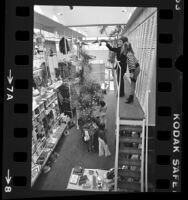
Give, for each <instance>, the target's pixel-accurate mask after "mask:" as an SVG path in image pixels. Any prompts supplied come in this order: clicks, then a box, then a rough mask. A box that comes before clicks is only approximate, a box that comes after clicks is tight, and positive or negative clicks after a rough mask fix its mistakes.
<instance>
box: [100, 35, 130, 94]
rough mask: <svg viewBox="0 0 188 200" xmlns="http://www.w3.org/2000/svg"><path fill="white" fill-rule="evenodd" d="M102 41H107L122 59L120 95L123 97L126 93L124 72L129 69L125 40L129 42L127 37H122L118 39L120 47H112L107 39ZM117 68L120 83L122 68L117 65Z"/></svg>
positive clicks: (119, 59)
mask: <svg viewBox="0 0 188 200" xmlns="http://www.w3.org/2000/svg"><path fill="white" fill-rule="evenodd" d="M101 42H106V46H107V47H108V49H109V50H110V51H113V52H115V53H116V55H117V60H118V61H120V62H119V64H120V67H121V82H120V97H123V96H124V95H125V92H124V78H123V76H124V74H125V72H126V70H127V56H126V51H125V46H124V44H125V42H128V38H127V37H121V38H120V39H119V40H118V47H111V45H110V44H109V43H108V42H107V41H106V40H101ZM115 68H116V69H117V81H118V83H119V76H120V70H119V67H117V66H116V67H115Z"/></svg>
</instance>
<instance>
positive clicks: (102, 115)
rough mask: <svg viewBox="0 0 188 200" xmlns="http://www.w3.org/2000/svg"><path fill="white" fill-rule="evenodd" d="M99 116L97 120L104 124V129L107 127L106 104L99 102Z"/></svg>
mask: <svg viewBox="0 0 188 200" xmlns="http://www.w3.org/2000/svg"><path fill="white" fill-rule="evenodd" d="M99 104H100V114H99V119H100V123H101V124H105V128H106V127H107V119H106V111H107V104H106V103H105V102H104V101H100V103H99Z"/></svg>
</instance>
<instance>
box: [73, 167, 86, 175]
mask: <svg viewBox="0 0 188 200" xmlns="http://www.w3.org/2000/svg"><path fill="white" fill-rule="evenodd" d="M83 172H84V169H83V168H82V167H81V166H76V167H74V169H73V174H79V175H82V174H83Z"/></svg>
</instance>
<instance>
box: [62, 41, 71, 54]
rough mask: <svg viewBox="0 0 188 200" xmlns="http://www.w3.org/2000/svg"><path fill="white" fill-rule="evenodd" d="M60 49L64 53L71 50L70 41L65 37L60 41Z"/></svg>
mask: <svg viewBox="0 0 188 200" xmlns="http://www.w3.org/2000/svg"><path fill="white" fill-rule="evenodd" d="M59 51H60V52H61V53H63V54H67V53H68V52H69V51H70V48H69V44H68V41H67V39H65V38H64V37H63V38H62V39H61V40H60V42H59Z"/></svg>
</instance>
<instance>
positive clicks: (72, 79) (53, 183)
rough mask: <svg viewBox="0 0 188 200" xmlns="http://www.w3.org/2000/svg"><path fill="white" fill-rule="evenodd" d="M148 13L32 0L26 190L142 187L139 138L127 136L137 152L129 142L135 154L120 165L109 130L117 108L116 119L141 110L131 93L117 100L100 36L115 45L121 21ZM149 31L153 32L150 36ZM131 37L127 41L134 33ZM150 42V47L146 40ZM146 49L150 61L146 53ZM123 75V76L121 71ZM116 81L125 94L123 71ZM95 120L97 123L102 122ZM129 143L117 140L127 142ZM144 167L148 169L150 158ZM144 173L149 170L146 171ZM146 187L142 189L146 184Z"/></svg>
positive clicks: (113, 131) (110, 58)
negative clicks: (28, 179) (129, 100)
mask: <svg viewBox="0 0 188 200" xmlns="http://www.w3.org/2000/svg"><path fill="white" fill-rule="evenodd" d="M96 13H98V14H97V15H96ZM143 13H144V14H143ZM151 13H152V14H153V15H155V14H156V10H154V9H150V10H148V9H143V8H135V7H87V6H84V7H82V6H38V5H36V6H35V7H34V31H33V104H32V112H33V115H32V124H33V130H32V155H31V158H32V163H31V187H32V189H36V190H56V191H64V190H81V191H118V190H120V191H121V190H123V191H125V192H134V191H142V190H143V187H144V186H143V184H142V179H143V175H142V172H140V165H141V166H142V164H140V163H141V162H142V159H143V157H142V153H141V149H142V147H138V146H139V145H140V143H141V142H140V141H141V139H140V138H139V139H137V138H136V139H135V140H134V145H135V144H136V143H139V145H138V146H136V147H137V148H139V151H138V149H137V151H134V152H133V153H132V154H137V156H136V158H137V159H139V161H138V160H136V161H135V160H134V159H133V160H131V161H132V162H129V163H128V162H127V164H125V163H124V164H123V165H121V167H120V164H119V165H118V164H117V163H118V161H117V160H118V158H117V157H118V155H119V152H120V149H117V148H120V147H119V143H117V131H118V130H119V131H120V126H121V124H118V123H120V122H119V121H117V120H116V119H117V108H119V109H120V110H121V111H122V112H123V114H122V116H123V117H124V118H125V117H127V116H128V118H130V119H131V120H132V118H135V119H134V120H137V119H138V121H139V120H140V118H142V115H144V114H143V113H145V109H144V108H145V106H146V105H145V104H144V103H145V100H144V99H143V95H142V94H139V93H137V96H138V99H136V100H135V102H134V103H133V104H132V105H126V104H125V103H121V101H124V99H123V100H122V99H121V98H120V99H119V100H118V98H117V95H118V87H117V80H116V70H115V69H114V66H115V54H114V53H112V52H110V51H109V49H108V48H107V47H106V45H105V43H103V42H101V40H102V39H105V40H108V41H109V42H111V44H113V45H117V41H118V38H119V37H120V36H122V35H127V33H126V26H127V25H128V24H130V25H129V26H131V23H132V21H133V20H136V19H135V18H138V19H139V16H141V15H143V16H142V17H143V18H147V17H148V16H151ZM138 21H139V20H138ZM142 21H144V19H142ZM151 24H152V23H150V26H151ZM148 26H149V25H148ZM152 28H154V27H151V29H152ZM128 31H129V30H128ZM152 37H154V36H153V34H152V35H151V38H150V39H151V40H152ZM131 39H132V41H133V43H134V39H133V38H131ZM148 45H149V43H148ZM150 46H151V45H150ZM150 49H152V52H153V47H152V46H151V47H150ZM143 55H144V54H143ZM150 56H151V57H152V62H154V57H155V55H154V53H152V54H151V55H150ZM147 59H149V57H148V58H147ZM142 62H144V60H143V61H142ZM150 65H151V63H150ZM152 66H153V65H152ZM144 70H148V69H143V71H144ZM151 70H154V67H152V69H151ZM149 71H150V70H149ZM153 74H154V73H153V71H151V74H150V76H151V78H150V79H151V80H153V81H155V79H154V78H152V77H153V76H154V75H153ZM126 76H127V77H128V76H129V72H128V71H127V73H126ZM142 78H143V77H142ZM140 79H141V78H140ZM147 83H148V82H147ZM147 83H143V84H147ZM124 84H125V90H126V91H125V93H128V92H129V90H130V83H129V79H128V78H126V77H125V81H124ZM149 86H150V88H152V91H153V90H155V89H153V88H154V87H155V86H154V85H153V82H152V81H151V84H149ZM143 88H144V86H143ZM140 90H141V89H140ZM139 95H140V96H139ZM144 95H145V93H144ZM152 95H154V93H151V98H152V99H155V98H154V97H153V96H152ZM117 101H119V102H120V103H119V104H120V105H119V104H117ZM153 101H154V100H153ZM103 104H104V105H103ZM118 105H119V107H118ZM151 105H152V106H151V107H152V108H151V109H150V111H149V114H148V115H150V116H151V117H149V122H148V123H149V124H153V123H154V122H153V121H154V117H153V115H154V114H153V112H155V111H153V103H152V102H151ZM146 107H147V106H146ZM123 110H124V111H123ZM120 115H121V114H120ZM154 116H155V115H154ZM128 118H126V120H127V119H128ZM130 119H128V121H130ZM101 120H102V123H101ZM140 121H141V120H140ZM140 121H139V122H138V124H136V125H135V126H132V125H131V127H132V129H131V130H132V132H134V133H139V134H138V135H141V133H142V131H143V130H142V129H139V127H140V126H141V125H142V124H141V122H140ZM101 124H104V125H105V128H104V129H103V128H102V126H101ZM147 125H148V124H147ZM148 126H149V125H148ZM127 127H128V126H127ZM101 129H102V130H104V132H105V134H104V135H105V139H104V140H105V142H106V143H105V145H104V149H105V150H104V151H103V150H101V149H102V143H101V142H100V140H99V134H100V133H99V132H100V130H101ZM119 131H118V138H119ZM128 131H130V127H129V130H128ZM135 131H136V132H135ZM125 134H128V133H125ZM150 135H152V133H151V134H150ZM135 137H136V136H135ZM140 137H141V136H140ZM118 141H119V139H118ZM128 142H129V143H130V141H128ZM142 142H143V140H142ZM106 144H107V145H106ZM100 145H101V146H100ZM134 145H133V146H130V145H127V146H126V145H125V147H126V148H129V147H131V148H132V147H135V146H134ZM117 146H118V147H117ZM141 146H142V144H141ZM107 152H108V153H107ZM130 154H131V151H130V149H129V154H128V153H127V152H126V156H127V157H126V159H129V157H130ZM120 157H121V156H119V159H120ZM149 159H150V157H149ZM133 161H134V162H133ZM137 161H138V162H137ZM119 163H120V161H119ZM131 163H132V164H131ZM118 166H119V167H118ZM149 167H150V168H152V165H149ZM138 168H139V169H138ZM141 169H142V167H141ZM119 170H120V172H119ZM126 170H127V171H126ZM117 173H119V175H117ZM152 173H154V172H153V171H152V170H151V173H150V174H151V175H150V176H152ZM122 174H123V175H122ZM120 176H122V177H121V178H120V179H121V181H124V182H125V183H126V187H125V188H124V189H120V188H121V187H120V184H119V186H118V182H117V180H116V179H118V178H117V177H120ZM125 176H126V178H125ZM151 180H152V178H151ZM135 182H136V183H135ZM150 182H152V181H150ZM127 183H128V186H127ZM118 188H119V189H118ZM148 188H149V187H148ZM151 188H152V189H151V190H150V191H153V190H154V189H153V187H151Z"/></svg>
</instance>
